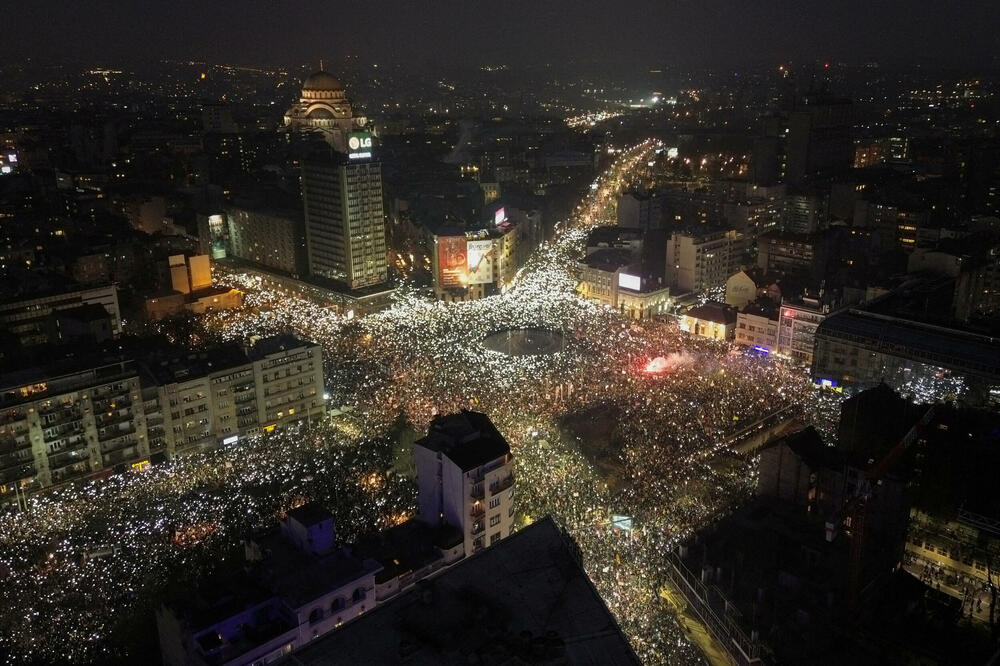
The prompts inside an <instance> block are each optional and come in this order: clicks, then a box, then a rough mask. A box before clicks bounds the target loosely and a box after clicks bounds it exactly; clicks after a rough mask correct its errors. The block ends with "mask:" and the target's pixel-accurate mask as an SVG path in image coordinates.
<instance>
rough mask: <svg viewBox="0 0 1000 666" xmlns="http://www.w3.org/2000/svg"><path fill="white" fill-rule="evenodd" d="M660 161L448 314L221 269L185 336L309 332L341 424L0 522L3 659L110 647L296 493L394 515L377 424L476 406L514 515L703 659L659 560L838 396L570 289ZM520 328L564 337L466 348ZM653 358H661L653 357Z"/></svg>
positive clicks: (625, 170) (380, 519)
mask: <svg viewBox="0 0 1000 666" xmlns="http://www.w3.org/2000/svg"><path fill="white" fill-rule="evenodd" d="M657 148H659V146H658V144H656V143H654V142H645V143H643V144H640V145H639V146H637V147H635V148H633V149H631V150H628V151H624V152H622V153H621V155H620V156H619V159H618V161H617V162H616V163H615V165H614V166H613V167H612V168H610V169H609V171H608V172H607V174H606V175H605V176H604V177H603V178H602V179H600V180H598V181H597V182H596V183H595V187H594V188H593V190H592V192H591V193H590V195H589V196H588V197H587V198H586V200H585V201H584V202H583V203H582V204H581V206H580V207H578V209H577V212H576V215H575V217H574V218H573V220H571V221H569V222H567V223H566V224H564V225H561V227H560V229H559V233H558V234H557V236H556V239H555V240H554V241H552V242H550V243H547V244H545V245H544V246H543V247H542V248H540V249H539V251H538V252H536V254H535V255H534V256H533V257H532V258H531V260H530V261H529V262H528V264H527V265H526V266H525V267H524V268H523V269H522V271H521V272H520V273H519V274H518V276H517V278H516V279H515V281H514V283H513V284H512V285H511V286H510V287H509V288H508V289H507V290H505V292H504V293H503V294H501V295H497V296H493V297H490V298H485V299H482V300H478V301H472V302H465V303H452V304H443V303H439V302H432V301H427V300H422V299H419V298H416V297H413V296H406V297H401V298H400V299H399V301H398V302H397V303H396V304H395V305H394V307H392V308H391V309H388V310H386V311H384V312H380V313H377V314H374V315H370V316H367V317H363V318H358V319H351V320H349V319H347V318H345V317H341V316H340V315H338V314H337V313H336V312H334V311H332V310H330V309H327V308H324V307H322V306H321V305H320V304H317V303H314V302H311V301H310V300H308V299H307V298H301V297H295V296H293V295H291V294H289V293H286V292H283V291H280V290H277V289H272V288H269V287H267V286H265V285H264V284H263V283H262V282H261V281H260V279H259V278H257V277H253V276H250V275H234V274H227V275H226V276H225V279H226V281H227V283H228V284H231V285H232V286H237V287H240V288H241V289H243V290H244V291H245V292H246V295H247V297H246V303H245V305H244V307H242V308H240V309H238V310H233V311H226V312H218V313H212V314H209V315H205V316H204V317H201V318H199V319H198V320H197V322H196V326H195V327H194V329H193V330H191V331H189V334H190V335H191V336H193V337H194V339H197V340H199V341H204V340H209V339H218V340H225V339H232V340H240V341H247V340H250V339H251V338H253V337H254V336H264V335H268V334H273V333H284V332H293V333H296V334H298V335H300V336H302V337H304V338H308V339H310V340H314V341H316V342H318V343H320V344H321V345H322V346H323V349H324V357H325V371H326V378H327V390H328V391H329V393H330V398H331V404H333V405H337V406H345V407H350V408H352V410H351V412H350V414H351V415H350V416H340V417H337V418H336V419H330V420H327V421H325V422H323V423H320V424H313V425H312V426H311V427H310V428H309V429H308V430H305V431H303V432H298V433H291V432H279V433H272V434H268V435H263V436H259V437H252V438H248V439H247V440H245V441H243V442H241V443H240V444H238V445H234V446H228V447H224V448H221V449H218V450H216V451H211V452H207V453H203V454H198V455H195V456H191V457H189V458H185V459H182V460H179V461H176V462H173V463H171V464H169V465H164V466H160V467H155V468H152V469H150V470H148V471H146V472H143V473H138V474H130V475H123V476H119V477H113V478H111V479H108V480H105V481H101V482H95V483H91V484H88V485H80V486H74V487H71V488H66V489H61V490H58V491H55V492H53V493H50V494H47V495H43V496H39V497H36V498H33V499H32V500H31V501H30V502H29V507H28V510H27V511H25V512H23V513H21V514H10V515H5V516H3V517H0V580H2V581H3V585H4V589H5V592H6V595H7V600H6V603H5V604H4V608H3V610H2V611H0V650H3V651H4V652H6V653H7V654H8V655H11V657H12V658H14V657H17V656H22V655H23V656H24V659H23V660H24V661H31V660H33V659H43V660H50V661H72V662H86V661H101V660H103V659H106V658H109V657H113V656H121V655H122V654H129V650H130V649H131V646H130V645H129V644H128V642H127V640H124V639H123V631H125V629H123V627H126V628H127V627H128V619H129V618H130V617H136V616H138V615H141V614H142V613H146V614H147V616H150V615H151V614H152V612H153V611H152V606H153V605H154V604H155V603H156V600H157V599H159V598H161V597H162V595H163V594H164V591H165V590H166V589H167V588H168V587H169V586H171V585H173V584H176V583H177V582H178V581H180V580H190V579H193V578H194V577H196V576H197V575H199V574H200V573H201V572H203V571H205V570H207V569H208V568H210V567H211V565H212V564H213V562H215V561H217V559H218V558H219V557H220V555H222V554H225V553H228V552H230V550H231V549H232V548H233V547H234V544H236V543H238V540H239V538H240V536H241V535H242V534H243V533H245V532H246V531H247V530H249V529H253V528H255V527H258V526H260V525H265V524H268V523H270V522H273V521H274V519H275V518H276V517H277V516H278V515H280V514H281V512H282V511H285V510H287V509H288V508H289V507H291V506H294V505H296V504H297V503H300V502H302V501H305V500H306V499H314V500H318V501H321V502H322V503H323V504H325V505H327V506H328V507H329V508H330V509H331V510H332V511H333V512H334V514H335V516H336V518H337V524H338V533H339V534H340V535H342V536H344V537H345V538H346V539H348V540H349V539H350V538H351V537H352V535H357V534H359V533H362V532H366V531H369V530H372V529H378V528H380V527H384V526H387V525H390V524H393V523H395V522H399V521H400V520H404V519H405V518H406V517H408V516H410V515H412V513H413V511H414V507H415V490H414V486H413V483H412V482H411V481H410V480H408V479H404V478H401V477H397V476H394V475H393V474H392V473H391V472H389V470H390V468H391V467H392V463H393V461H392V451H393V442H392V439H393V437H392V433H393V431H394V428H396V427H397V425H398V424H399V423H400V422H405V423H407V424H409V425H410V427H412V428H414V429H415V430H416V431H417V432H418V433H419V432H421V431H423V430H424V429H425V428H426V427H427V424H428V423H429V422H430V420H431V418H432V417H433V416H434V415H435V414H440V413H449V412H454V411H456V410H459V409H474V410H478V411H482V412H485V413H486V414H487V415H489V417H490V418H491V419H492V420H493V421H494V422H495V423H496V424H497V426H498V428H499V429H500V431H501V432H503V433H504V434H505V436H506V437H507V438H508V440H509V441H510V444H511V447H512V450H513V452H514V458H515V466H516V467H515V470H516V479H517V483H516V486H515V489H516V496H517V498H518V499H517V506H518V510H519V513H520V516H521V518H520V521H521V524H524V523H526V522H531V521H533V520H535V519H537V518H539V517H541V516H543V515H546V514H550V515H552V516H553V517H554V518H555V519H556V520H557V521H558V522H559V523H561V524H562V525H563V526H564V527H565V529H566V530H567V531H568V532H569V534H570V535H572V536H573V538H574V539H575V540H576V542H577V543H578V544H579V546H580V549H581V552H582V555H583V565H584V567H585V569H586V570H587V572H588V574H589V575H590V577H591V578H592V580H593V581H594V583H595V585H596V587H597V589H598V590H599V592H600V593H601V595H602V597H603V598H604V599H605V601H606V602H607V603H608V606H609V607H610V609H611V611H612V612H613V613H614V615H615V616H616V617H617V618H618V620H619V622H620V624H621V625H622V627H623V629H624V631H625V633H626V635H627V636H628V638H629V639H630V641H631V642H632V644H633V646H634V647H635V649H636V651H637V653H638V654H639V656H640V658H641V659H642V660H643V661H644V662H645V663H654V664H655V663H667V662H669V663H689V662H695V661H698V660H700V656H699V653H698V652H697V650H695V649H694V648H693V647H692V646H691V645H690V644H689V643H688V641H687V640H686V639H685V637H684V633H683V631H682V630H681V628H680V625H679V624H678V623H677V622H676V620H675V619H674V618H673V617H672V616H671V614H670V613H669V611H668V609H667V607H666V606H665V605H664V603H663V602H662V601H661V600H660V597H659V590H660V589H661V587H662V585H663V583H664V580H665V576H664V569H663V567H664V566H665V562H664V559H663V554H664V553H665V552H666V551H667V550H669V549H670V548H673V547H675V546H676V544H677V543H678V541H679V540H681V539H683V538H684V537H685V536H687V535H689V534H690V533H691V532H692V531H693V530H695V529H697V528H699V527H701V526H703V525H705V524H706V523H707V522H709V521H711V520H712V519H714V518H715V517H717V516H718V515H720V514H721V513H723V512H725V511H726V510H727V509H728V508H729V507H730V506H732V505H733V504H734V503H735V502H738V501H739V500H740V499H742V498H743V497H745V496H746V495H747V493H748V492H749V491H750V489H751V487H752V483H753V464H752V461H751V460H748V459H746V458H743V457H739V456H735V455H733V454H732V453H731V450H730V447H731V445H732V443H733V442H734V441H736V440H737V439H738V438H739V437H740V436H741V435H742V434H744V433H747V432H751V431H753V429H754V428H755V427H759V424H761V423H762V422H764V421H765V420H766V419H767V418H768V417H769V416H771V415H774V414H785V413H788V414H806V415H807V416H809V417H810V418H811V419H813V420H816V421H817V422H824V421H823V419H826V422H829V423H832V422H833V418H832V417H831V416H830V414H831V413H833V412H834V411H836V410H837V409H838V402H837V399H836V397H831V394H829V393H822V392H821V391H819V390H818V389H816V388H815V387H814V386H813V385H812V384H811V383H810V382H809V380H808V377H807V376H806V375H805V374H804V373H803V372H802V371H801V370H797V369H795V368H791V367H787V366H785V365H782V364H781V363H778V362H775V361H773V360H771V359H767V358H763V357H761V356H759V355H755V354H753V353H752V352H741V351H737V350H734V349H733V348H731V347H730V346H728V345H726V344H723V343H719V342H715V341H708V340H702V339H698V338H694V337H691V336H688V335H687V334H685V333H683V332H682V331H680V330H679V328H678V327H677V325H676V323H674V322H669V321H649V320H646V321H634V320H629V319H627V318H624V317H623V316H622V315H621V314H620V313H618V312H617V311H614V310H612V309H609V308H606V307H604V306H603V305H600V304H596V303H593V302H588V301H585V300H582V299H580V298H579V297H578V296H577V295H576V293H575V287H576V281H575V279H574V278H573V270H572V269H573V266H574V263H575V261H576V260H577V259H578V257H579V256H580V252H581V251H582V247H583V243H584V241H585V239H586V235H587V232H588V230H589V229H590V228H592V227H593V226H595V225H597V224H601V223H606V221H607V219H608V217H609V211H610V210H611V209H612V205H613V202H614V200H615V198H616V196H617V193H618V192H619V191H620V189H621V188H622V186H623V185H624V184H625V182H626V181H627V179H628V177H629V173H630V170H631V169H632V168H633V167H635V165H637V164H640V163H643V162H644V161H646V160H647V159H649V156H650V155H651V154H652V151H654V150H656V149H657ZM522 328H527V329H543V330H550V331H556V332H558V333H559V334H560V336H561V338H562V340H563V343H562V345H561V346H560V348H559V349H558V350H555V351H552V350H549V351H550V353H544V354H521V355H508V354H505V353H502V352H498V351H493V350H491V349H489V348H487V347H486V346H485V345H484V344H483V340H484V339H485V338H487V337H489V336H490V335H492V334H495V333H497V332H501V331H506V330H513V329H522ZM657 357H663V358H669V359H671V360H670V362H668V363H665V364H652V365H651V363H650V362H651V361H652V360H653V359H656V358H657ZM595 409H606V410H608V411H607V413H609V414H613V415H614V423H613V424H611V426H612V429H613V432H614V442H615V443H616V448H615V450H614V451H613V452H612V455H611V456H610V458H609V459H608V460H605V461H603V463H602V465H598V464H596V461H595V459H594V456H593V455H591V454H589V453H588V451H587V450H586V447H585V446H583V445H582V444H583V443H582V442H581V441H580V440H579V439H577V437H576V436H574V435H573V434H571V432H570V431H569V430H568V429H567V427H566V425H565V424H566V421H567V419H570V420H572V419H574V418H579V419H585V418H586V415H587V414H588V413H590V412H591V411H592V410H595ZM813 417H815V418H813ZM608 466H610V467H611V468H612V469H613V472H609V471H608ZM612 477H613V478H612ZM373 479H374V481H373ZM612 516H625V517H626V520H624V521H613V520H612Z"/></svg>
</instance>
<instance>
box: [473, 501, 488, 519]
mask: <svg viewBox="0 0 1000 666" xmlns="http://www.w3.org/2000/svg"><path fill="white" fill-rule="evenodd" d="M484 515H486V507H485V506H483V505H482V503H480V502H476V503H475V504H473V505H472V510H471V511H469V516H470V517H471V518H480V517H482V516H484Z"/></svg>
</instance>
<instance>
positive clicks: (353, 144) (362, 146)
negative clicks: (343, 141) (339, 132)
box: [347, 136, 372, 150]
mask: <svg viewBox="0 0 1000 666" xmlns="http://www.w3.org/2000/svg"><path fill="white" fill-rule="evenodd" d="M347 145H348V146H349V147H350V149H351V150H370V149H371V147H372V138H371V137H370V136H352V137H351V138H350V139H348V140H347Z"/></svg>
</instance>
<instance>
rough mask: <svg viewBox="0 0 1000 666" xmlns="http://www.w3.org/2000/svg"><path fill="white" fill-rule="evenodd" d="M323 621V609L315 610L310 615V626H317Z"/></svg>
mask: <svg viewBox="0 0 1000 666" xmlns="http://www.w3.org/2000/svg"><path fill="white" fill-rule="evenodd" d="M322 619H323V609H322V608H313V609H312V611H311V612H310V613H309V624H316V623H317V622H319V621H320V620H322Z"/></svg>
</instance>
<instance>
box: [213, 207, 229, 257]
mask: <svg viewBox="0 0 1000 666" xmlns="http://www.w3.org/2000/svg"><path fill="white" fill-rule="evenodd" d="M208 236H209V239H210V243H211V248H212V259H225V258H226V247H227V246H228V245H229V227H228V225H227V224H226V219H225V218H224V217H223V216H222V215H209V216H208Z"/></svg>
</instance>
